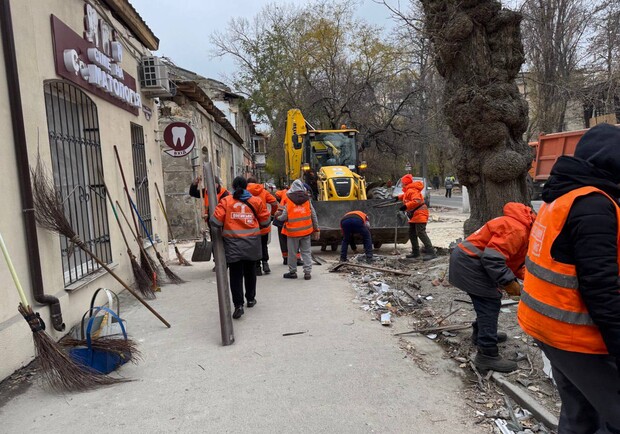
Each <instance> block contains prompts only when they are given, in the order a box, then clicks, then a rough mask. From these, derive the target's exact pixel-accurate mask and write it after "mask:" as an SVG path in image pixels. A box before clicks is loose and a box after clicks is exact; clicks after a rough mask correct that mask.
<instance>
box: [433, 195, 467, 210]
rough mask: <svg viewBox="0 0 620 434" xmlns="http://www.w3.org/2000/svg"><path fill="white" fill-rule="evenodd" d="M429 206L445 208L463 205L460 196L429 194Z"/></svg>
mask: <svg viewBox="0 0 620 434" xmlns="http://www.w3.org/2000/svg"><path fill="white" fill-rule="evenodd" d="M431 206H443V207H446V208H461V207H462V206H463V197H462V196H452V197H444V196H431Z"/></svg>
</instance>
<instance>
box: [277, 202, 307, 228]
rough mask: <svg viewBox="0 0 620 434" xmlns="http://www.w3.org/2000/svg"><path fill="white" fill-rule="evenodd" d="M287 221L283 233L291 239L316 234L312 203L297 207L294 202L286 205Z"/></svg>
mask: <svg viewBox="0 0 620 434" xmlns="http://www.w3.org/2000/svg"><path fill="white" fill-rule="evenodd" d="M285 206H286V213H287V221H285V222H284V227H283V228H282V233H283V234H284V235H286V236H291V237H305V236H306V235H310V234H311V233H312V232H314V226H313V224H312V211H311V209H310V202H304V203H303V204H301V205H296V204H295V203H293V201H288V202H287V203H286V205H285Z"/></svg>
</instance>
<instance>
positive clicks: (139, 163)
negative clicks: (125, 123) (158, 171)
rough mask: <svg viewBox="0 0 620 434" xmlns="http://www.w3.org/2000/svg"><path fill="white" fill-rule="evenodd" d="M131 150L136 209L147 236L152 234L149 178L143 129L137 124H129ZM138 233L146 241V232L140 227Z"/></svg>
mask: <svg viewBox="0 0 620 434" xmlns="http://www.w3.org/2000/svg"><path fill="white" fill-rule="evenodd" d="M131 149H132V151H133V173H134V176H135V182H134V190H135V193H136V207H137V208H138V212H139V213H140V217H142V221H143V222H144V224H145V226H146V227H147V229H148V231H149V234H153V223H152V221H151V201H150V200H149V177H148V173H147V166H146V151H145V146H144V129H143V128H142V127H141V126H140V125H137V124H133V123H132V124H131ZM140 233H141V234H142V237H143V238H144V239H146V236H147V234H146V232H145V231H144V228H143V227H142V225H140Z"/></svg>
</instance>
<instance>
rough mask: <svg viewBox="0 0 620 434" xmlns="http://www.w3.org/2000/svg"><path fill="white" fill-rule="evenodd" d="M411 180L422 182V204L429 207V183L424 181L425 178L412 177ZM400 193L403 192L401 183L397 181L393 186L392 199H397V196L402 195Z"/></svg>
mask: <svg viewBox="0 0 620 434" xmlns="http://www.w3.org/2000/svg"><path fill="white" fill-rule="evenodd" d="M413 180H414V181H422V183H423V184H424V191H423V192H422V195H423V196H424V202H425V203H426V206H431V190H432V189H433V188H432V187H431V186H430V185H429V183H428V182H427V181H426V179H425V178H421V177H416V176H414V177H413ZM402 192H403V183H402V181H401V180H400V179H399V180H398V182H397V183H396V185H395V186H394V190H393V191H392V197H398V196H399V195H401V194H402Z"/></svg>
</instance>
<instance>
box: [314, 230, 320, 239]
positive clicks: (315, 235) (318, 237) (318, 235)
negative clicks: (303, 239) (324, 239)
mask: <svg viewBox="0 0 620 434" xmlns="http://www.w3.org/2000/svg"><path fill="white" fill-rule="evenodd" d="M312 239H313V240H314V241H318V240H320V239H321V231H319V230H316V231H314V232H313V233H312Z"/></svg>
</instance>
